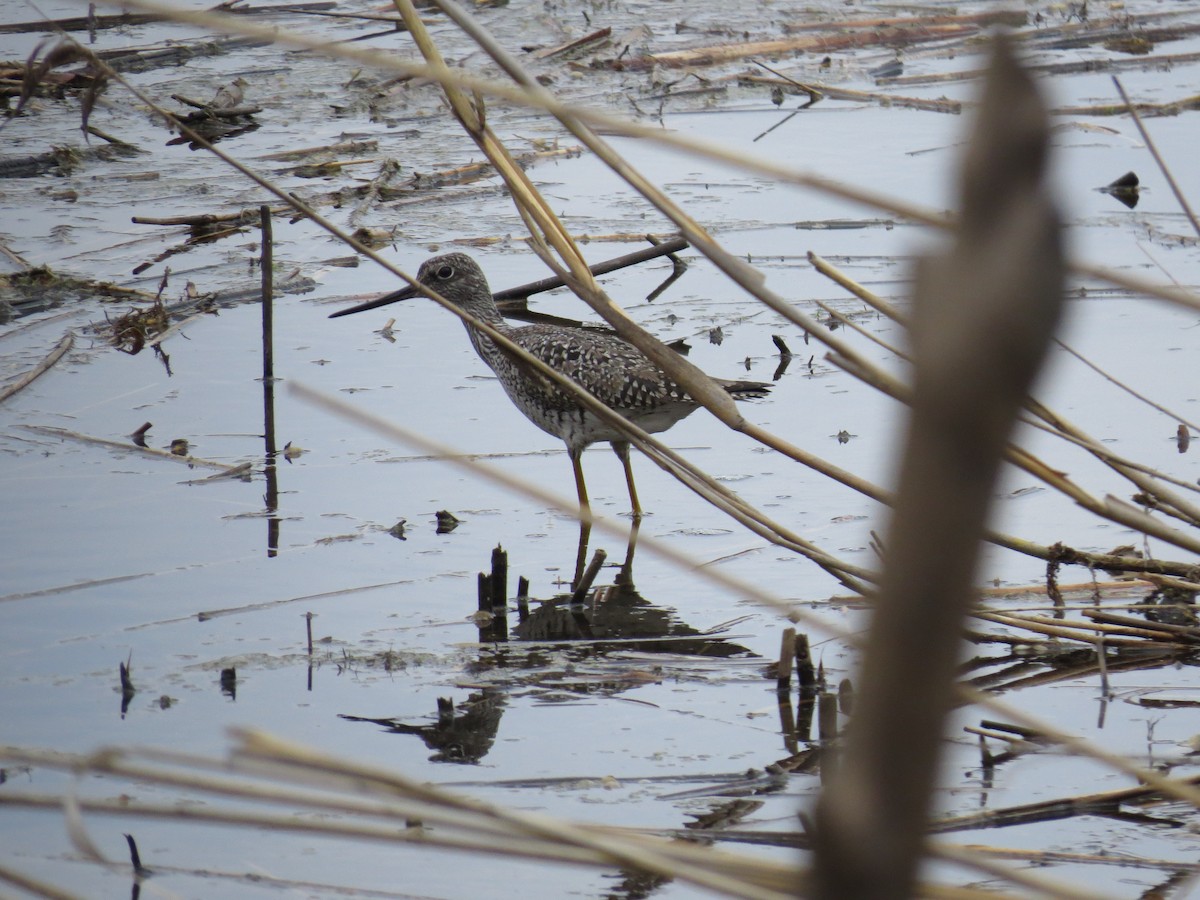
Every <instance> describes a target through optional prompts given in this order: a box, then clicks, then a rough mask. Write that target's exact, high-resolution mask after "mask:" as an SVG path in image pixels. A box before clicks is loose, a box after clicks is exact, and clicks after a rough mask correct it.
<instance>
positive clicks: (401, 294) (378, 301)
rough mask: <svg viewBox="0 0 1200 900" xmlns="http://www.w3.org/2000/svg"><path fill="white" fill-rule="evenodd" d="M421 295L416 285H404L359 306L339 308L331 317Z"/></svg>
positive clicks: (346, 314)
mask: <svg viewBox="0 0 1200 900" xmlns="http://www.w3.org/2000/svg"><path fill="white" fill-rule="evenodd" d="M420 296H421V294H420V293H419V292H418V291H417V289H416V288H415V287H402V288H400V290H398V291H392V292H391V293H390V294H384V295H383V296H382V297H376V298H375V299H374V300H368V301H367V302H366V303H360V304H358V306H351V307H350V308H349V309H339V310H338V311H337V312H335V313H330V314H329V318H331V319H336V318H337V317H338V316H352V315H354V314H355V313H360V312H366V311H367V310H368V309H378V308H379V307H381V306H387V305H388V304H389V303H399V302H400V301H401V300H408V299H410V298H411V297H420Z"/></svg>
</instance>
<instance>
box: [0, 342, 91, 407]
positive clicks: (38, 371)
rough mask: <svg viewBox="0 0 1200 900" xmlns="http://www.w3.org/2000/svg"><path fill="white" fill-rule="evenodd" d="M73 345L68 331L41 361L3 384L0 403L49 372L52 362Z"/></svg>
mask: <svg viewBox="0 0 1200 900" xmlns="http://www.w3.org/2000/svg"><path fill="white" fill-rule="evenodd" d="M74 345H75V335H73V334H71V332H69V331H68V332H67V333H66V334H64V335H63V336H62V338H60V339H59V341H58V343H57V344H55V345H54V348H53V349H52V350H51V351H50V352H49V353H47V354H46V355H45V357H43V358H42V360H41V362H39V363H38V364H37V365H36V366H34V367H33V368H32V369H30V370H29V371H28V372H25V373H24V374H22V375H21V376H20V377H19V378H17V380H16V381H14V382H13V383H12V384H8V385H5V386H4V388H3V389H0V403H3V402H4V401H5V400H7V399H8V398H9V397H11V396H12V395H13V394H15V393H17V392H18V391H20V390H22V389H24V388H26V387H28V386H29V385H31V384H33V382H34V381H36V380H37V379H38V378H40V377H41V376H42V375H45V374H46V373H47V372H49V371H50V370H51V369H52V368H54V364H55V363H56V362H58V361H59V360H60V359H62V358H63V356H65V355H66V354H67V353H68V352H69V351H70V349H71V348H72V347H73V346H74Z"/></svg>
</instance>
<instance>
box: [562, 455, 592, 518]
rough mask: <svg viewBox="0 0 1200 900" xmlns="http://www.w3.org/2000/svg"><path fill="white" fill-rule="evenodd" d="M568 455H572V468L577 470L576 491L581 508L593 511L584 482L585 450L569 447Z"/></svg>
mask: <svg viewBox="0 0 1200 900" xmlns="http://www.w3.org/2000/svg"><path fill="white" fill-rule="evenodd" d="M567 455H568V456H570V457H571V468H572V469H573V470H574V471H575V492H576V494H577V495H578V497H579V508H580V509H583V510H587V511H588V512H591V511H592V506H591V504H590V503H588V495H587V485H586V484H584V483H583V459H582V455H583V451H582V450H571V449H568V450H567Z"/></svg>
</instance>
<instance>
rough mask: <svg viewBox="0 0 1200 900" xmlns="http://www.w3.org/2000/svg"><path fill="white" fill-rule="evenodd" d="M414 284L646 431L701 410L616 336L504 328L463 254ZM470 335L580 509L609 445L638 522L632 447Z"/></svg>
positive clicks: (751, 390) (413, 292) (747, 385)
mask: <svg viewBox="0 0 1200 900" xmlns="http://www.w3.org/2000/svg"><path fill="white" fill-rule="evenodd" d="M417 280H418V281H419V282H420V283H421V284H423V285H425V286H426V287H429V288H431V289H433V290H434V291H436V292H437V293H439V294H441V295H442V296H443V297H445V298H446V299H447V300H449V301H450V302H451V303H453V304H455V305H456V306H458V307H459V308H460V309H462V310H464V311H466V312H469V313H470V314H471V315H473V316H475V318H477V319H480V320H481V321H483V322H486V323H488V324H489V325H491V326H492V327H493V328H495V329H496V330H497V331H498V332H500V333H501V334H503V335H504V336H505V337H507V338H508V339H509V340H510V341H512V342H513V343H514V344H516V345H517V346H519V347H521V348H523V349H524V350H526V351H528V352H529V353H531V354H532V355H533V356H535V357H537V358H538V359H540V360H542V361H543V362H545V363H546V364H547V365H548V366H550V367H551V368H552V369H554V370H555V371H558V372H561V373H562V374H563V375H566V376H567V377H568V378H570V379H571V380H572V381H575V382H576V383H578V384H580V385H582V386H583V387H585V388H586V389H587V390H588V391H589V392H590V393H591V394H592V395H594V396H595V397H596V399H597V400H600V401H602V402H603V403H605V404H606V405H607V406H609V407H611V408H612V409H613V410H615V411H616V412H618V413H620V414H621V415H622V416H624V417H625V418H626V419H628V420H629V421H630V422H633V423H634V424H636V425H637V426H639V427H640V428H642V429H643V430H644V431H648V432H651V433H654V432H659V431H666V430H667V429H668V428H670V427H671V426H672V425H674V424H675V423H676V422H678V421H680V420H681V419H683V418H685V417H686V416H689V415H691V413H692V412H694V411H695V410H696V409H698V408H699V404H698V403H697V402H696V401H695V400H693V399H692V398H691V397H689V396H688V395H687V393H686V392H685V391H684V390H683V389H682V388H681V387H680V386H679V385H677V384H676V383H675V382H674V381H672V380H671V379H670V378H669V377H668V376H667V374H666V373H665V372H664V371H663V370H662V369H660V368H659V367H658V366H656V365H655V364H654V363H652V362H651V361H650V360H649V359H647V358H646V357H645V356H644V355H643V354H642V353H641V352H640V351H639V350H637V349H636V348H635V347H633V346H632V345H631V344H628V343H626V342H625V341H623V340H621V339H620V338H619V337H617V336H616V335H614V334H610V333H606V332H600V331H591V330H586V329H581V328H573V327H569V326H563V325H547V324H540V325H526V326H523V327H514V326H512V325H509V324H508V323H507V322H506V321H505V320H504V318H503V317H502V316H501V315H500V310H499V309H498V308H497V307H496V302H495V300H494V299H493V298H492V292H491V289H490V288H489V287H488V283H487V278H485V277H484V274H483V272H482V270H480V268H479V266H478V264H477V263H476V262H475V260H473V259H472V258H471V257H469V256H467V255H466V254H465V253H447V254H445V255H443V256H435V257H433V258H432V259H427V260H426V261H425V262H423V263H422V264H421V268H420V270H419V271H418V273H417ZM416 296H420V293H419V292H418V291H417V289H416V288H413V287H409V288H404V289H402V290H399V291H397V292H395V293H394V294H390V295H388V297H387V298H385V299H387V300H388V301H389V302H395V301H400V300H406V299H408V298H410V297H416ZM378 305H380V304H379V301H373V302H372V303H369V304H362V305H361V306H358V307H354V308H351V309H344V310H341V311H339V312H336V313H333V315H332V316H331V317H330V318H334V317H336V316H344V315H349V314H350V313H354V312H360V311H361V310H362V309H366V308H373V307H374V306H378ZM467 334H468V335H470V338H471V344H472V346H474V348H475V352H476V353H478V354H479V356H480V358H481V359H482V360H483V361H484V362H485V363H487V364H488V366H490V367H491V369H492V371H493V372H495V373H496V377H497V378H498V379H499V381H500V384H501V385H502V386H503V387H504V390H505V392H506V393H507V394H508V396H509V399H510V400H512V402H513V403H514V404H515V405H516V407H517V409H519V410H520V411H521V412H523V413H524V414H525V417H526V418H527V419H529V421H531V422H533V424H534V425H536V426H538V428H540V429H542V430H543V431H545V432H546V433H547V434H552V435H554V436H555V437H557V438H559V439H560V440H561V441H562V442H563V443H565V444H566V445H567V455H568V456H570V458H571V466H572V468H573V469H574V472H575V488H576V491H577V492H578V495H579V505H580V506H581V507H583V508H585V509H586V508H588V495H587V487H586V486H585V484H584V480H583V466H582V464H581V461H580V457H581V455H582V453H583V451H584V449H585V448H586V447H588V446H589V445H590V444H594V443H596V442H597V441H608V442H609V443H610V444H612V448H613V451H614V452H615V453H616V454H617V457H618V458H619V459H620V460H621V465H622V466H623V467H624V469H625V482H626V484H627V485H628V487H629V502H630V504H631V507H632V512H633V516H634V518H641V515H642V508H641V504H640V503H639V502H638V496H637V489H636V488H635V487H634V484H633V469H632V467H631V466H630V462H629V441H628V440H626V438H625V436H624V435H623V434H622V433H621V432H620V431H618V430H617V429H616V428H614V427H613V426H611V425H609V424H608V423H607V422H605V421H604V420H603V419H601V418H600V417H599V416H597V415H595V414H594V413H592V412H590V411H589V410H587V409H586V408H585V407H584V406H583V405H581V404H580V402H579V401H578V400H577V399H576V398H575V397H573V396H571V395H570V394H568V393H567V392H565V391H563V390H562V389H561V388H559V387H558V386H556V385H555V384H554V383H553V382H551V381H550V380H549V379H547V378H545V377H544V376H542V375H539V374H538V373H537V372H536V371H534V370H533V368H532V367H531V366H529V365H528V364H526V363H524V362H522V361H521V360H520V359H518V358H516V357H515V356H513V355H512V354H511V353H509V352H506V351H505V350H504V349H502V348H501V347H500V346H499V345H498V344H497V343H496V342H495V341H494V340H492V338H490V337H489V336H488V335H486V334H484V333H483V332H482V331H481V330H480V329H478V328H476V327H474V326H472V325H467ZM714 380H716V382H717V384H719V385H720V386H721V387H723V388H724V389H725V390H727V391H728V392H729V393H730V394H731V395H732V396H733V397H735V398H738V399H744V398H749V397H761V396H763V395H764V394H765V393H766V392H767V391H768V390H769V389H770V385H768V384H763V383H760V382H755V381H724V380H721V379H714Z"/></svg>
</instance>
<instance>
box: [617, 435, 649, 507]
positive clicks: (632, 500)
mask: <svg viewBox="0 0 1200 900" xmlns="http://www.w3.org/2000/svg"><path fill="white" fill-rule="evenodd" d="M612 448H613V453H615V454H617V458H618V459H619V460H621V465H622V466H624V467H625V484H626V486H627V487H628V488H629V504H630V511H631V512H632V513H633V521H635V522H640V521H641V519H642V504H640V503H638V495H637V488H636V487H634V484H633V466H632V465H631V464H630V462H629V442H628V441H613V442H612Z"/></svg>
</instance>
